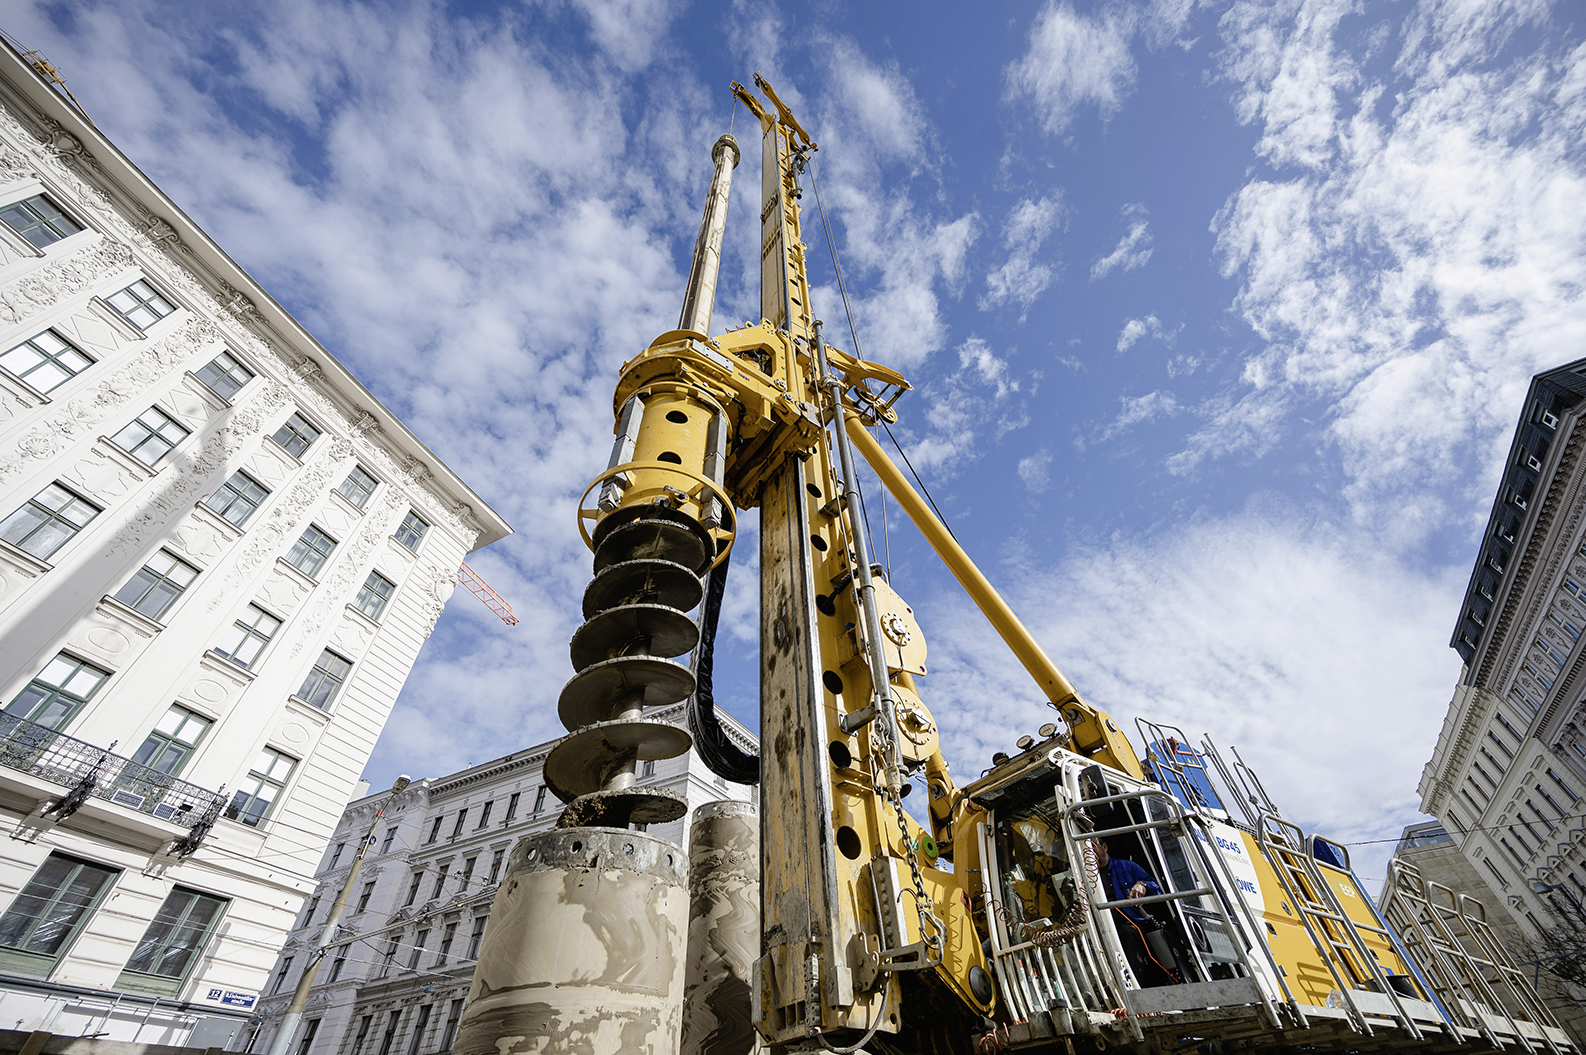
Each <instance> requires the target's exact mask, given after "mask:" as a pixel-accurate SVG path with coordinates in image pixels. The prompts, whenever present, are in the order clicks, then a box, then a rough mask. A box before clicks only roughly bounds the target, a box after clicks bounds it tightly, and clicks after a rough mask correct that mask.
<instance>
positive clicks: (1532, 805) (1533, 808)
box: [1521, 799, 1554, 842]
mask: <svg viewBox="0 0 1586 1055" xmlns="http://www.w3.org/2000/svg"><path fill="white" fill-rule="evenodd" d="M1525 804H1526V806H1528V807H1530V810H1531V812H1532V813H1534V814H1536V819H1537V820H1539V821H1541V822H1542V823H1543V824H1544V825H1545V826H1546V827H1547V830H1548V831H1549V832H1552V831H1553V830H1554V827H1553V822H1552V821H1550V820H1548V819H1547V814H1545V813H1543V812H1542V811H1541V810H1539V809H1537V805H1536V803H1534V802H1532V801H1531V800H1530V799H1526V800H1525ZM1521 823H1524V822H1523V821H1522V822H1521ZM1526 828H1527V830H1529V829H1530V828H1531V826H1530V825H1529V824H1527V825H1526ZM1531 834H1532V835H1535V834H1536V832H1535V831H1532V832H1531ZM1537 841H1538V842H1541V841H1542V840H1541V839H1538V840H1537Z"/></svg>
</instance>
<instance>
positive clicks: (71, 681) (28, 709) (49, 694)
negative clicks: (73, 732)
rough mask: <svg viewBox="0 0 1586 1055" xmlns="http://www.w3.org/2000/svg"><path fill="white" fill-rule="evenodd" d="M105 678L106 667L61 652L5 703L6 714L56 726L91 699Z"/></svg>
mask: <svg viewBox="0 0 1586 1055" xmlns="http://www.w3.org/2000/svg"><path fill="white" fill-rule="evenodd" d="M109 678H110V672H109V671H108V670H101V669H99V668H98V667H96V666H94V665H93V664H92V663H89V662H87V661H85V660H81V659H78V658H77V657H76V656H72V655H69V654H67V653H65V652H62V653H61V654H60V655H58V656H56V657H55V658H54V659H52V660H50V661H49V662H48V663H46V664H45V665H44V669H43V670H41V671H39V672H38V675H37V676H36V677H34V679H33V680H32V681H30V682H28V683H27V687H26V688H24V689H23V690H22V691H21V692H19V693H18V694H17V697H16V699H14V700H12V701H11V702H10V703H8V704H6V714H8V715H12V716H14V717H17V718H21V719H24V720H26V721H29V722H32V723H34V724H35V725H43V726H47V727H48V728H50V729H59V728H60V727H61V726H63V725H65V724H66V723H67V722H68V721H70V720H71V718H72V716H73V715H75V714H76V713H77V712H78V711H79V710H81V709H82V707H83V705H84V704H85V703H87V702H88V701H89V700H91V699H93V698H94V693H96V692H98V691H99V690H100V688H101V687H103V686H104V684H105V682H106V681H107V680H109Z"/></svg>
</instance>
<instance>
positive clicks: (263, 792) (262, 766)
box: [226, 747, 297, 828]
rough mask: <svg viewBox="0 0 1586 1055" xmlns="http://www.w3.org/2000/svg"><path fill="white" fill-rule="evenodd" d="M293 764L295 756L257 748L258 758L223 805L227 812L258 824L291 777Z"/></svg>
mask: <svg viewBox="0 0 1586 1055" xmlns="http://www.w3.org/2000/svg"><path fill="white" fill-rule="evenodd" d="M296 767H297V759H295V758H293V757H292V756H291V755H283V754H282V753H281V752H279V751H277V750H276V749H275V748H273V747H267V748H265V749H264V750H263V751H260V752H259V759H258V761H257V762H255V763H254V764H253V768H252V769H251V770H249V771H248V776H247V778H246V779H245V780H243V781H242V784H241V786H240V787H239V788H238V789H237V793H236V795H235V796H233V797H232V800H231V805H230V806H228V807H226V816H227V817H229V818H230V819H231V820H234V821H241V822H242V823H243V824H249V825H252V826H253V827H255V828H257V827H258V826H259V822H260V821H262V820H264V819H265V818H266V817H268V816H269V815H270V807H271V806H272V805H274V804H275V800H276V799H277V798H278V797H279V796H280V794H281V791H282V790H283V789H284V788H285V787H286V782H287V781H288V780H290V779H292V770H293V769H294V768H296Z"/></svg>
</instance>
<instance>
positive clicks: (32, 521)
mask: <svg viewBox="0 0 1586 1055" xmlns="http://www.w3.org/2000/svg"><path fill="white" fill-rule="evenodd" d="M100 512H102V510H100V508H99V507H98V506H96V505H94V504H93V503H92V502H90V501H88V500H87V499H86V498H79V497H78V496H76V495H74V494H72V492H70V491H68V490H66V488H64V487H62V486H61V485H60V484H50V485H49V486H48V487H46V488H45V489H44V490H42V491H40V492H39V493H38V494H36V495H34V496H33V497H32V498H30V499H28V500H27V503H26V504H25V505H23V506H22V508H20V509H18V510H17V511H16V512H14V513H12V514H11V515H10V516H8V517H6V518H5V519H4V520H0V538H3V539H5V540H6V541H7V542H9V543H11V545H13V546H15V547H16V548H17V549H20V550H22V551H23V552H25V553H31V554H32V555H33V556H35V557H37V558H38V559H39V560H48V559H49V558H51V557H53V556H54V555H55V551H56V550H58V549H60V548H61V547H62V546H64V545H66V542H67V540H68V539H70V538H71V537H72V536H73V535H75V534H77V533H78V532H79V531H81V530H82V529H83V527H84V526H85V525H86V524H87V523H88V522H89V521H90V520H92V519H93V518H94V517H96V516H98V515H99V514H100Z"/></svg>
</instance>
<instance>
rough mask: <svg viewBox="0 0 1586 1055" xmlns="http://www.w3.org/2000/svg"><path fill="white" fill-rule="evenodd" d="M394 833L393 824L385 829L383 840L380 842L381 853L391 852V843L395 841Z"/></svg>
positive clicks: (395, 833)
mask: <svg viewBox="0 0 1586 1055" xmlns="http://www.w3.org/2000/svg"><path fill="white" fill-rule="evenodd" d="M396 835H397V830H396V828H395V826H393V827H390V828H387V829H386V833H385V842H383V843H381V844H380V852H381V853H383V854H388V853H390V852H391V844H392V843H394V842H396Z"/></svg>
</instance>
